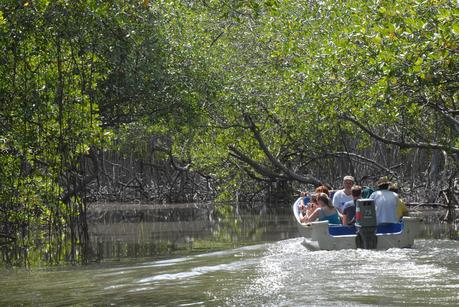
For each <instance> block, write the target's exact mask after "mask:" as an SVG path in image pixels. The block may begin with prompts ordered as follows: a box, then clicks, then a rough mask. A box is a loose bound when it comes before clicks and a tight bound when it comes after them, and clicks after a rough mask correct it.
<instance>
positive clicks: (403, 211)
mask: <svg viewBox="0 0 459 307" xmlns="http://www.w3.org/2000/svg"><path fill="white" fill-rule="evenodd" d="M389 191H392V192H394V193H397V195H398V204H397V218H398V219H399V220H401V219H402V217H404V216H408V214H409V211H408V208H407V207H406V205H405V202H404V201H403V200H402V199H401V198H400V195H399V194H398V193H399V192H400V189H399V188H398V185H397V183H396V182H392V183H391V184H390V186H389Z"/></svg>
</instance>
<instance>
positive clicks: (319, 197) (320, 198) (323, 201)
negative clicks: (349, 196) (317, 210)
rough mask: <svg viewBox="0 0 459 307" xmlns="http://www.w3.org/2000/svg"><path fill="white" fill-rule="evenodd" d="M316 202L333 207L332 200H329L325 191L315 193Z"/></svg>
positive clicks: (322, 205)
mask: <svg viewBox="0 0 459 307" xmlns="http://www.w3.org/2000/svg"><path fill="white" fill-rule="evenodd" d="M317 203H318V204H319V205H320V206H321V207H328V208H333V204H332V202H331V201H330V198H329V197H328V195H327V194H325V193H319V194H318V195H317Z"/></svg>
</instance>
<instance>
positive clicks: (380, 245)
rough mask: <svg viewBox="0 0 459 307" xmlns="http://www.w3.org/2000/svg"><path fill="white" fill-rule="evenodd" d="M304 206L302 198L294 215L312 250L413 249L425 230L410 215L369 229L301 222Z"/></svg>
mask: <svg viewBox="0 0 459 307" xmlns="http://www.w3.org/2000/svg"><path fill="white" fill-rule="evenodd" d="M367 201H368V200H367ZM300 203H301V197H300V198H299V199H297V200H296V201H295V202H294V203H293V206H292V209H293V214H294V216H295V219H296V221H297V226H298V230H299V233H300V235H301V236H302V237H304V241H303V245H304V246H305V247H307V248H308V249H310V250H341V249H356V248H369V249H379V250H385V249H389V248H411V247H413V245H414V239H415V238H416V237H417V236H418V235H419V234H420V232H421V230H422V220H421V219H420V218H416V217H408V216H405V217H403V218H402V221H401V222H400V223H394V224H384V225H377V226H375V227H372V228H371V227H370V228H366V229H365V228H362V227H359V226H355V225H352V226H345V225H329V223H328V221H317V222H310V223H301V222H300V210H299V205H300ZM368 230H370V232H368ZM365 232H366V233H367V234H368V233H370V236H371V238H370V239H371V242H368V240H367V238H366V237H365ZM362 236H363V238H362ZM367 243H369V244H367Z"/></svg>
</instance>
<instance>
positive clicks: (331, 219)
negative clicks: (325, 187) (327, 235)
mask: <svg viewBox="0 0 459 307" xmlns="http://www.w3.org/2000/svg"><path fill="white" fill-rule="evenodd" d="M317 203H318V205H319V208H317V209H316V210H314V212H312V214H310V215H309V214H307V215H306V219H305V221H306V222H313V221H315V220H316V219H319V221H328V223H330V224H341V219H340V217H339V214H338V210H336V208H334V207H333V205H332V203H331V201H330V198H329V197H328V195H327V194H325V193H319V194H318V195H317Z"/></svg>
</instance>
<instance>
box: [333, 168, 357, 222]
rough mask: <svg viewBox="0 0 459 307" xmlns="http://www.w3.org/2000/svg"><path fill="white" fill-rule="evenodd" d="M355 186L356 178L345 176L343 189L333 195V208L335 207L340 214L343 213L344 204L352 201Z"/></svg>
mask: <svg viewBox="0 0 459 307" xmlns="http://www.w3.org/2000/svg"><path fill="white" fill-rule="evenodd" d="M353 185H354V177H352V176H344V178H343V187H344V188H343V189H342V190H338V191H336V193H335V195H333V207H335V208H336V209H337V210H338V211H339V212H340V213H343V207H344V204H345V203H347V202H348V201H352V200H353V199H352V193H351V189H352V186H353Z"/></svg>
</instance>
